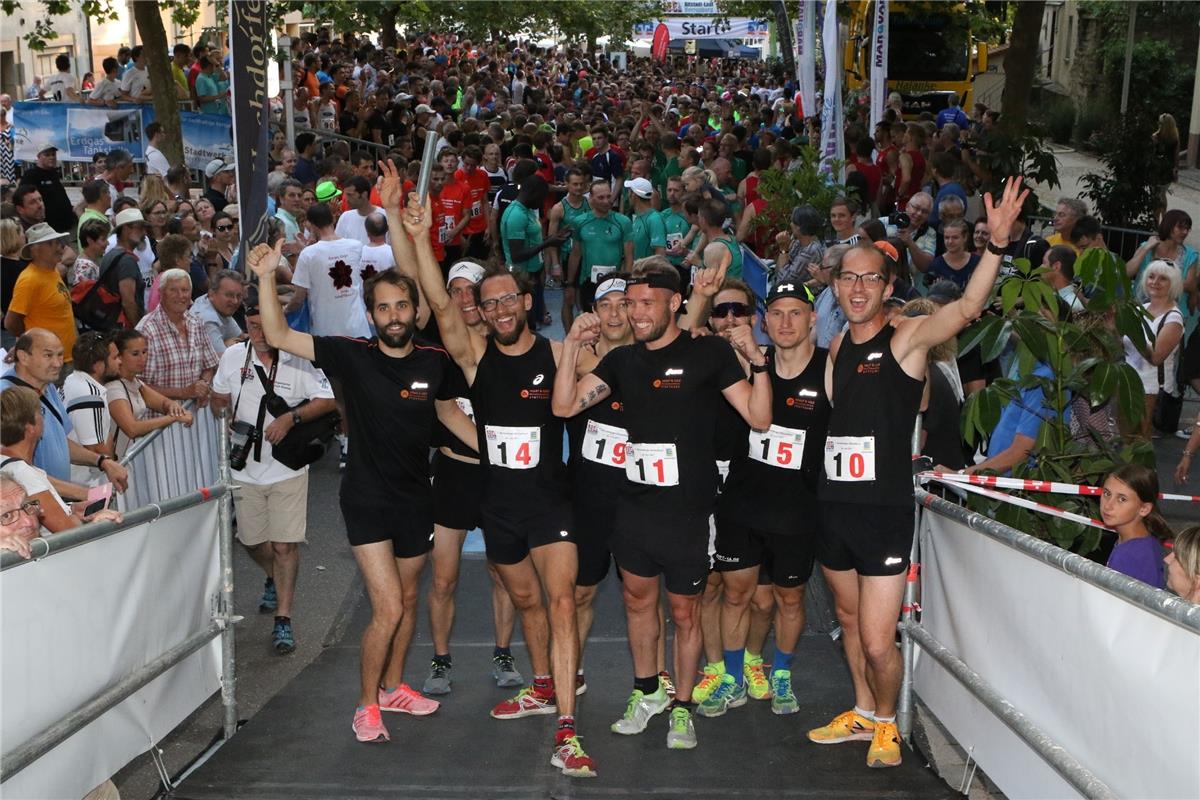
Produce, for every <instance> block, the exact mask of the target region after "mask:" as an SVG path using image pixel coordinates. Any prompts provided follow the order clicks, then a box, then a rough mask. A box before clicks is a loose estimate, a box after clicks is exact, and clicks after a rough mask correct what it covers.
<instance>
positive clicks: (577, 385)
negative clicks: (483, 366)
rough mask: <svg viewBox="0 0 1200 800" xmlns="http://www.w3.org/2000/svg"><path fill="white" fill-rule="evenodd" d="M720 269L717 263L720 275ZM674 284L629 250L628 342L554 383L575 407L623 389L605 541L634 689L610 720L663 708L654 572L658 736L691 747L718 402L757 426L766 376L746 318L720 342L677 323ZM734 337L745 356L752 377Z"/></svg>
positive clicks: (767, 404) (767, 410)
mask: <svg viewBox="0 0 1200 800" xmlns="http://www.w3.org/2000/svg"><path fill="white" fill-rule="evenodd" d="M724 271H725V270H724V267H723V266H722V267H720V268H719V276H718V278H723V277H724ZM679 284H680V281H679V271H678V270H676V269H675V267H674V266H672V265H671V263H670V262H669V261H667V259H666V258H665V257H663V256H651V257H648V258H645V259H642V260H641V261H639V262H638V264H637V266H636V268H635V269H634V274H633V277H632V278H631V279H630V280H629V284H628V286H627V289H626V297H627V298H628V300H629V319H630V322H631V323H632V324H633V336H634V339H635V340H636V344H633V345H630V346H628V347H618V348H616V349H615V350H611V351H609V353H608V354H607V355H605V357H604V359H603V360H601V361H600V363H599V364H597V365H596V368H595V369H594V370H593V371H592V372H591V373H590V374H587V375H584V376H583V377H582V378H579V379H578V380H576V379H575V375H574V374H568V373H566V371H565V369H564V371H563V372H562V373H560V375H559V377H558V380H557V382H556V383H555V386H554V411H555V413H557V414H560V415H562V416H574V415H576V414H579V413H581V412H583V411H586V410H587V409H588V408H591V407H592V406H594V405H596V404H597V403H600V402H603V401H605V400H607V398H608V397H609V395H610V393H612V392H619V393H620V397H621V402H622V404H623V406H624V414H625V419H626V426H625V427H626V430H627V431H628V433H629V445H628V447H627V448H626V452H625V477H626V482H625V485H624V490H623V491H622V493H621V496H620V497H619V499H618V501H617V504H616V521H615V534H614V536H613V541H612V550H613V555H614V556H615V557H616V559H617V564H618V565H619V567H620V569H621V578H622V582H623V583H624V595H625V612H626V616H627V620H628V625H629V646H630V649H631V650H632V651H633V661H634V690H633V694H632V695H631V696H630V699H629V703H628V707H627V709H626V713H625V715H624V717H622V719H620V720H618V721H617V722H616V723H614V725H613V726H612V730H613V731H614V732H616V733H621V734H636V733H640V732H642V731H643V730H645V728H646V725H647V724H648V723H649V720H650V718H651V717H653V716H654V715H655V714H658V713H661V712H662V711H664V710H666V708H667V702H668V701H667V697H666V691H665V689H664V688H663V687H662V685H661V683H660V681H659V677H658V675H657V667H656V662H655V655H656V649H657V641H658V637H659V635H660V632H659V624H658V611H657V609H658V604H659V576H660V575H661V576H663V578H664V580H665V583H666V587H667V598H668V601H669V602H670V604H671V618H672V620H673V621H674V623H675V659H674V663H675V671H676V681H677V686H676V694H675V701H674V703H673V704H672V707H671V716H670V724H669V727H668V732H667V747H669V748H672V749H690V748H693V747H695V746H696V733H695V726H694V724H693V722H692V714H693V712H694V710H695V704H694V703H693V702H692V687H693V684H694V682H695V668H696V661H697V659H698V658H699V657H700V649H701V637H700V624H699V605H700V594H701V592H702V591H703V589H704V582H705V579H706V578H707V576H708V568H709V557H708V517H709V514H710V513H711V512H712V511H713V508H714V506H715V504H716V497H717V467H716V441H715V438H716V437H715V430H716V420H717V410H718V408H719V404H723V403H725V402H728V403H729V404H730V405H732V406H733V407H734V408H736V409H737V411H738V413H739V414H740V415H741V416H742V418H743V419H745V420H746V422H747V423H749V424H750V425H751V426H752V427H754V428H758V429H766V428H768V427H769V426H770V424H771V384H770V381H769V380H768V378H767V376H766V368H767V367H766V360H765V359H764V358H763V355H762V353H761V352H759V349H758V347H757V345H756V344H755V343H754V337H753V335H752V334H751V332H750V330H749V329H748V328H739V329H738V330H737V332H736V334H735V335H731V336H730V339H729V341H728V342H726V341H724V340H722V339H720V338H717V337H715V336H707V337H700V338H692V336H691V334H690V333H687V332H684V331H681V330H680V328H679V326H678V325H677V324H676V321H675V314H676V313H677V312H678V311H679V306H680V304H681V303H682V301H683V298H682V296H681V295H680V292H679ZM596 327H598V326H597V324H596V322H595V321H594V318H588V317H581V318H580V320H577V321H576V324H575V325H573V326H572V328H571V333H570V334H569V335H568V337H567V340H566V342H565V343H564V344H563V364H564V365H566V364H571V365H573V364H574V363H575V361H576V359H577V357H578V351H579V349H580V348H581V347H582V346H583V344H584V343H585V342H587V341H589V340H592V339H594V338H595V337H596V335H597V331H596ZM731 345H732V346H731ZM734 348H736V349H737V351H738V352H740V353H741V354H742V355H743V356H745V358H746V359H747V360H748V361H749V362H750V364H751V372H752V373H754V382H753V384H751V383H750V382H749V381H747V380H746V375H745V373H744V372H742V367H741V364H740V363H739V362H738V360H737V356H736V355H735V354H734Z"/></svg>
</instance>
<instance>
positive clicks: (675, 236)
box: [667, 233, 683, 250]
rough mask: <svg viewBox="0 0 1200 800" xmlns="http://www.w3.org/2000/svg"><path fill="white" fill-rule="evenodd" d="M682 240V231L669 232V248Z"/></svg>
mask: <svg viewBox="0 0 1200 800" xmlns="http://www.w3.org/2000/svg"><path fill="white" fill-rule="evenodd" d="M682 241H683V234H682V233H668V234H667V249H668V250H670V249H672V248H674V247H675V245H676V244H678V243H679V242H682Z"/></svg>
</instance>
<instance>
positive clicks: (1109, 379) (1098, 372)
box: [1088, 361, 1118, 408]
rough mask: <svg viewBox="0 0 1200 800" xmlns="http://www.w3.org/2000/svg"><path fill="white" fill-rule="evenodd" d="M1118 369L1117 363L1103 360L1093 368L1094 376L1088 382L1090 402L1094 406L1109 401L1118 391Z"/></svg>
mask: <svg viewBox="0 0 1200 800" xmlns="http://www.w3.org/2000/svg"><path fill="white" fill-rule="evenodd" d="M1117 376H1118V370H1117V365H1116V364H1110V363H1108V362H1107V361H1101V362H1100V363H1099V364H1097V365H1096V368H1095V369H1094V370H1092V378H1091V381H1090V382H1089V384H1088V402H1089V403H1090V404H1091V406H1092V408H1096V407H1098V406H1102V405H1104V404H1105V403H1107V402H1108V401H1109V400H1110V399H1111V398H1112V396H1113V393H1114V392H1116V391H1117V380H1118V378H1117Z"/></svg>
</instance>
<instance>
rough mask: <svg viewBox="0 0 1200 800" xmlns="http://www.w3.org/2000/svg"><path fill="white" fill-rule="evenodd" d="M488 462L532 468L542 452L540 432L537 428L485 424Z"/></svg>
mask: <svg viewBox="0 0 1200 800" xmlns="http://www.w3.org/2000/svg"><path fill="white" fill-rule="evenodd" d="M483 432H484V437H485V438H486V439H487V451H488V463H490V464H491V465H492V466H496V467H504V468H505V469H533V468H534V467H536V466H537V465H538V462H539V460H540V459H541V453H542V446H541V442H542V432H541V430H540V429H539V428H515V427H507V426H504V425H485V426H484V429H483Z"/></svg>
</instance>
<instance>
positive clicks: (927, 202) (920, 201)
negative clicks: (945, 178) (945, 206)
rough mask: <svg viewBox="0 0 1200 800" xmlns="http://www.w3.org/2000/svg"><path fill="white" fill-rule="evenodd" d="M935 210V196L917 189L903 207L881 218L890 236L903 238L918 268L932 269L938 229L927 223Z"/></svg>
mask: <svg viewBox="0 0 1200 800" xmlns="http://www.w3.org/2000/svg"><path fill="white" fill-rule="evenodd" d="M932 213H933V196H932V195H930V194H929V192H917V193H916V194H914V195H913V196H912V197H910V198H909V199H908V206H907V208H906V209H905V210H904V211H893V212H892V213H891V214H888V215H887V216H886V217H880V218H879V221H880V222H882V223H883V224H884V226H885V227H886V228H887V235H888V238H889V239H899V240H900V242H901V244H903V245H904V249H905V250H907V252H908V261H909V263H910V264H912V266H913V267H914V268H915V269H916V270H917V271H919V272H924V271H925V270H927V269H929V265H930V264H932V263H933V256H934V254H935V253H936V252H937V230H936V229H935V228H934V227H933V226H932V225H929V224H927V222H928V220H929V215H930V214H932ZM914 274H915V273H914Z"/></svg>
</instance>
